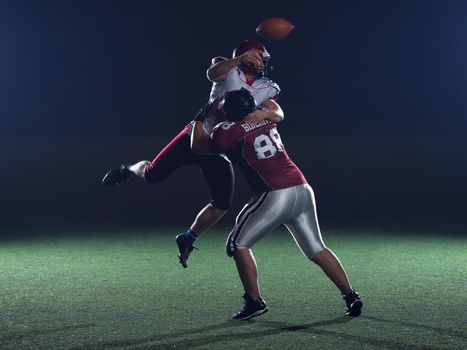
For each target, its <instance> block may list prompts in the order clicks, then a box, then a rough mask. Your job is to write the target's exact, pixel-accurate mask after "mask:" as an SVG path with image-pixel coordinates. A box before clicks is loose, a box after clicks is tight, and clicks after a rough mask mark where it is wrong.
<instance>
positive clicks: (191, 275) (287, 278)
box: [0, 229, 467, 349]
mask: <svg viewBox="0 0 467 350" xmlns="http://www.w3.org/2000/svg"><path fill="white" fill-rule="evenodd" d="M177 232H178V230H173V229H159V230H155V229H148V230H144V229H127V230H125V229H123V230H122V229H119V230H101V229H99V230H98V229H94V230H92V229H91V230H89V229H87V230H77V229H75V230H72V231H70V230H62V231H55V232H51V233H52V234H50V235H47V232H44V234H42V235H38V236H37V237H29V238H22V239H19V238H13V239H8V240H6V239H5V240H3V241H0V315H1V316H0V348H1V349H192V348H193V349H466V348H467V340H466V332H465V330H466V324H467V319H466V307H467V300H466V290H467V288H466V287H467V285H466V283H467V273H466V266H467V261H466V260H467V259H466V241H467V240H466V239H465V238H464V237H462V236H450V235H428V234H423V233H420V232H419V233H412V232H398V233H394V232H391V231H381V230H372V231H367V232H358V231H353V232H352V231H348V230H332V231H329V232H325V234H324V238H325V242H326V244H327V245H328V246H329V247H330V248H331V249H333V250H334V251H335V253H336V254H337V255H338V256H339V257H340V259H341V261H342V262H343V264H344V266H345V268H346V270H347V272H348V274H349V276H350V279H351V281H352V283H353V285H354V287H355V288H356V289H357V290H358V291H359V292H360V293H361V295H362V296H363V298H364V302H365V306H364V309H363V313H362V316H361V317H359V318H354V319H352V318H349V317H346V316H344V304H343V301H342V300H341V297H340V295H339V293H338V292H337V290H336V289H335V287H334V286H333V285H332V284H331V282H330V281H329V280H327V278H326V277H325V276H324V274H323V273H322V272H321V270H320V269H319V268H318V267H317V266H315V265H314V264H312V263H310V262H309V261H308V260H307V259H306V258H305V257H304V256H303V255H302V254H301V253H300V252H299V250H298V248H297V247H296V246H295V243H294V242H293V240H292V238H291V237H290V236H289V235H288V234H287V232H286V231H284V230H277V231H276V232H275V233H274V234H271V235H269V236H267V237H266V238H265V239H264V240H262V241H260V242H259V243H258V245H257V246H256V247H255V248H254V252H255V255H256V258H257V263H258V265H259V269H260V279H261V287H262V294H263V296H264V298H265V300H266V301H267V303H268V305H269V308H270V311H269V312H268V313H267V314H265V315H263V316H261V317H258V318H256V319H254V320H252V321H231V320H230V315H231V314H232V313H233V312H235V311H238V309H239V308H240V307H241V306H242V302H241V295H242V294H243V291H242V288H241V285H240V282H239V279H238V276H237V273H236V270H235V268H234V264H233V261H231V260H230V259H229V258H227V256H226V255H225V253H224V241H225V237H226V235H227V231H226V230H223V229H215V230H212V231H210V232H209V233H207V234H206V235H205V236H203V237H202V238H201V239H200V240H199V243H198V245H199V248H200V250H199V251H194V253H193V255H192V256H191V257H190V260H189V267H188V268H187V269H182V268H181V266H180V265H179V264H178V260H177V258H176V253H177V251H176V246H175V243H174V235H175V234H176V233H177Z"/></svg>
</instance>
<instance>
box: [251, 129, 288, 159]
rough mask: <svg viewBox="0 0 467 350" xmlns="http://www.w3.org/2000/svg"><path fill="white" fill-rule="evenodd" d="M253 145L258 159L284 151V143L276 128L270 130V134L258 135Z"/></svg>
mask: <svg viewBox="0 0 467 350" xmlns="http://www.w3.org/2000/svg"><path fill="white" fill-rule="evenodd" d="M253 145H254V147H255V151H256V156H257V157H258V159H268V158H271V157H274V156H275V154H276V153H277V152H283V151H284V145H283V144H282V141H281V137H280V135H279V133H278V132H277V129H276V128H272V129H271V130H269V135H266V134H261V135H259V136H256V138H255V141H254V144H253Z"/></svg>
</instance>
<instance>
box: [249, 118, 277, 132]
mask: <svg viewBox="0 0 467 350" xmlns="http://www.w3.org/2000/svg"><path fill="white" fill-rule="evenodd" d="M268 124H272V122H271V121H269V120H267V119H265V120H261V121H259V122H256V123H246V124H242V125H241V127H242V128H243V129H244V130H245V131H250V130H254V129H256V128H259V127H261V126H265V125H268Z"/></svg>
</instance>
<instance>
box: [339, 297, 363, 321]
mask: <svg viewBox="0 0 467 350" xmlns="http://www.w3.org/2000/svg"><path fill="white" fill-rule="evenodd" d="M342 297H343V298H344V301H345V304H346V305H347V310H346V312H345V314H346V315H347V316H353V317H358V316H360V314H361V313H362V307H363V301H362V299H361V298H360V296H359V295H358V293H357V292H356V291H354V290H353V291H351V292H350V293H349V294H346V295H343V296H342Z"/></svg>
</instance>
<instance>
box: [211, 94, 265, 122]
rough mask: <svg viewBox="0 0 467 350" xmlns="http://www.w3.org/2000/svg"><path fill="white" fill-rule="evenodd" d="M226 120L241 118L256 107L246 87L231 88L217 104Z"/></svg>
mask: <svg viewBox="0 0 467 350" xmlns="http://www.w3.org/2000/svg"><path fill="white" fill-rule="evenodd" d="M219 107H221V108H222V109H223V110H224V113H225V117H226V119H227V120H230V121H236V120H242V119H243V118H244V117H246V116H247V115H248V114H250V113H251V112H253V111H254V110H255V109H256V101H255V99H254V98H253V96H252V95H251V94H250V92H249V91H248V90H247V89H244V88H242V89H240V90H233V91H229V92H228V93H226V94H225V96H224V98H223V100H222V101H221V103H220V104H219Z"/></svg>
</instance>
